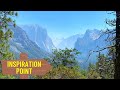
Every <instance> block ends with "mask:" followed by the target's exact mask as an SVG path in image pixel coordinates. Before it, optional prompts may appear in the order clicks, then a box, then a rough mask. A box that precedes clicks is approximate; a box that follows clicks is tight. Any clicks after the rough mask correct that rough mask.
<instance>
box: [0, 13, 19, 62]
mask: <svg viewBox="0 0 120 90" xmlns="http://www.w3.org/2000/svg"><path fill="white" fill-rule="evenodd" d="M13 16H17V12H15V11H0V60H8V59H13V58H14V56H13V54H12V53H11V52H10V51H9V49H10V46H9V40H10V38H12V37H13V33H12V31H11V30H10V29H9V27H8V26H9V24H13V25H14V26H15V25H16V24H15V21H14V20H12V17H13Z"/></svg>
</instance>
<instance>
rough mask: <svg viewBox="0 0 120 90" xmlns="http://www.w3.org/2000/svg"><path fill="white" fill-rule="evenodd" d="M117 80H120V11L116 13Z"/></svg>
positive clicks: (115, 75)
mask: <svg viewBox="0 0 120 90" xmlns="http://www.w3.org/2000/svg"><path fill="white" fill-rule="evenodd" d="M114 63H115V74H114V78H115V79H120V11H116V59H115V62H114Z"/></svg>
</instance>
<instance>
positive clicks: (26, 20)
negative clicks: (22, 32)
mask: <svg viewBox="0 0 120 90" xmlns="http://www.w3.org/2000/svg"><path fill="white" fill-rule="evenodd" d="M106 18H113V15H110V14H107V12H106V11H19V12H18V17H17V18H16V22H17V24H18V25H19V24H22V25H24V24H39V25H40V26H41V27H43V28H46V29H47V31H48V34H49V36H51V37H58V38H59V37H60V38H61V37H69V36H71V35H75V34H81V33H84V32H85V31H86V29H105V28H106V27H107V26H106V24H105V19H106Z"/></svg>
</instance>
